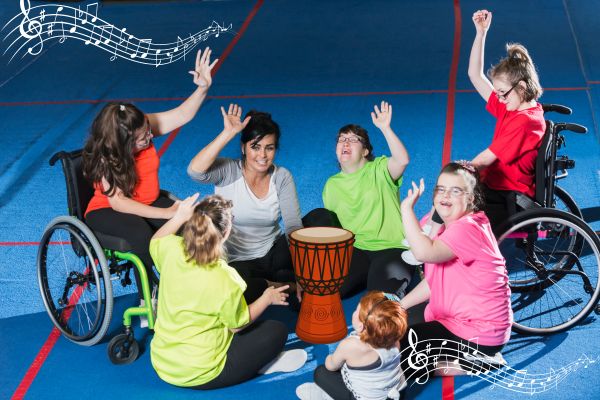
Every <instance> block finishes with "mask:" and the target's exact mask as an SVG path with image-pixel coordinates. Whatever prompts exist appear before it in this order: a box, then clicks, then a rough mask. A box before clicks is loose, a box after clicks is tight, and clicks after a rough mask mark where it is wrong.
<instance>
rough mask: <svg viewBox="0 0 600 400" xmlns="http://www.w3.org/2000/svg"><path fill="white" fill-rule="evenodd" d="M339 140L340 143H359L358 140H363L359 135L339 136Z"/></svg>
mask: <svg viewBox="0 0 600 400" xmlns="http://www.w3.org/2000/svg"><path fill="white" fill-rule="evenodd" d="M337 142H338V143H358V142H360V143H362V142H363V141H362V139H361V138H359V137H358V136H338V138H337Z"/></svg>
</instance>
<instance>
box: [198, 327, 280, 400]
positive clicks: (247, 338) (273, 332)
mask: <svg viewBox="0 0 600 400" xmlns="http://www.w3.org/2000/svg"><path fill="white" fill-rule="evenodd" d="M287 335H288V331H287V327H286V326H285V324H284V323H283V322H279V321H272V320H267V321H256V322H254V323H253V324H252V325H250V326H249V327H247V328H246V329H244V330H242V331H241V332H238V333H236V334H235V335H233V340H232V341H231V344H230V345H229V349H227V360H226V361H225V367H224V368H223V371H221V373H220V374H219V376H217V377H216V378H215V379H213V380H212V381H210V382H207V383H205V384H203V385H198V386H195V387H193V389H202V390H204V389H217V388H222V387H226V386H232V385H237V384H238V383H242V382H244V381H247V380H249V379H252V378H254V377H255V376H256V375H257V373H258V371H260V369H261V368H262V367H264V366H265V365H267V364H268V363H269V362H271V361H272V360H273V359H275V357H277V355H279V353H281V352H282V351H283V346H284V345H285V342H286V340H287Z"/></svg>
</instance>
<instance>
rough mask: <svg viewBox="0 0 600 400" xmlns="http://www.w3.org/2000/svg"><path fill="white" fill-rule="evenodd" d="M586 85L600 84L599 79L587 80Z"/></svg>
mask: <svg viewBox="0 0 600 400" xmlns="http://www.w3.org/2000/svg"><path fill="white" fill-rule="evenodd" d="M586 83H587V84H588V85H600V81H587V82H586Z"/></svg>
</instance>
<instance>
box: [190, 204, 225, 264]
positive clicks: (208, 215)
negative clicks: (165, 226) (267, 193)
mask: <svg viewBox="0 0 600 400" xmlns="http://www.w3.org/2000/svg"><path fill="white" fill-rule="evenodd" d="M231 207H232V202H231V201H230V200H225V199H224V198H223V197H221V196H219V195H213V196H207V197H206V198H204V199H203V200H202V201H201V202H200V203H199V204H198V206H197V207H196V208H195V209H194V214H193V215H192V217H191V218H190V219H189V221H187V222H186V223H185V225H184V226H183V242H184V244H185V252H186V255H187V256H188V260H187V261H194V262H196V264H198V265H207V264H212V263H214V262H215V261H217V260H218V259H219V258H224V254H225V251H224V248H223V242H224V238H225V237H226V235H227V234H228V232H229V229H231V211H230V210H231Z"/></svg>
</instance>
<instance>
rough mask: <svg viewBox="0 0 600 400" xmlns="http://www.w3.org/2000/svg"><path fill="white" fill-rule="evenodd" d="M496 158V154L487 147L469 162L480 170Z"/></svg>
mask: <svg viewBox="0 0 600 400" xmlns="http://www.w3.org/2000/svg"><path fill="white" fill-rule="evenodd" d="M497 159H498V157H496V155H495V154H494V153H492V151H491V150H490V149H489V147H488V148H486V149H485V150H483V151H482V152H481V153H479V154H477V156H476V157H475V158H474V159H473V160H472V161H471V164H473V165H474V166H475V168H477V169H478V170H482V169H484V168H486V167H488V166H490V165H491V164H492V163H493V162H494V161H496V160H497Z"/></svg>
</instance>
